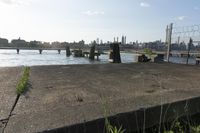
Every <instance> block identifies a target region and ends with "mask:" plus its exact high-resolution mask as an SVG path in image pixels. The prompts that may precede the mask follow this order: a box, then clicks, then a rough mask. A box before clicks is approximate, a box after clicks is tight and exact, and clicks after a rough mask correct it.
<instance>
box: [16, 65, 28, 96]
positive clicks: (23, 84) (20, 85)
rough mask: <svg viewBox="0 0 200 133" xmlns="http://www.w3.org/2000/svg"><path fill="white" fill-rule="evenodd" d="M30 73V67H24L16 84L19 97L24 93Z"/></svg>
mask: <svg viewBox="0 0 200 133" xmlns="http://www.w3.org/2000/svg"><path fill="white" fill-rule="evenodd" d="M29 73H30V67H25V68H24V71H23V75H22V78H21V79H20V81H19V83H18V84H17V88H16V89H17V94H18V95H21V94H22V93H24V92H25V90H26V88H27V85H28V78H29Z"/></svg>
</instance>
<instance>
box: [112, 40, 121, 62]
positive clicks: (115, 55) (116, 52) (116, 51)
mask: <svg viewBox="0 0 200 133" xmlns="http://www.w3.org/2000/svg"><path fill="white" fill-rule="evenodd" d="M110 49H111V55H110V59H111V58H112V59H113V63H121V56H120V48H119V43H112V44H110Z"/></svg>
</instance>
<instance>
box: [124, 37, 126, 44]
mask: <svg viewBox="0 0 200 133" xmlns="http://www.w3.org/2000/svg"><path fill="white" fill-rule="evenodd" d="M124 44H126V36H125V37H124Z"/></svg>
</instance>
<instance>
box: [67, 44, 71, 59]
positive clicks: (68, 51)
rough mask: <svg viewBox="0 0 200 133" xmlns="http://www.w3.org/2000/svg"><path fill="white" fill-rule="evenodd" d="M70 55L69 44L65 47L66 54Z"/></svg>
mask: <svg viewBox="0 0 200 133" xmlns="http://www.w3.org/2000/svg"><path fill="white" fill-rule="evenodd" d="M70 55H71V52H70V48H69V46H67V47H66V56H67V57H68V56H70Z"/></svg>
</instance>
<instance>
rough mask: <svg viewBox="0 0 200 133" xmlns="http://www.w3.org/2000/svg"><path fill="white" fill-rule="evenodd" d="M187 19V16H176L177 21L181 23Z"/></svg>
mask: <svg viewBox="0 0 200 133" xmlns="http://www.w3.org/2000/svg"><path fill="white" fill-rule="evenodd" d="M186 18H187V16H178V17H177V18H176V19H177V20H179V21H183V20H185V19H186Z"/></svg>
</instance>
